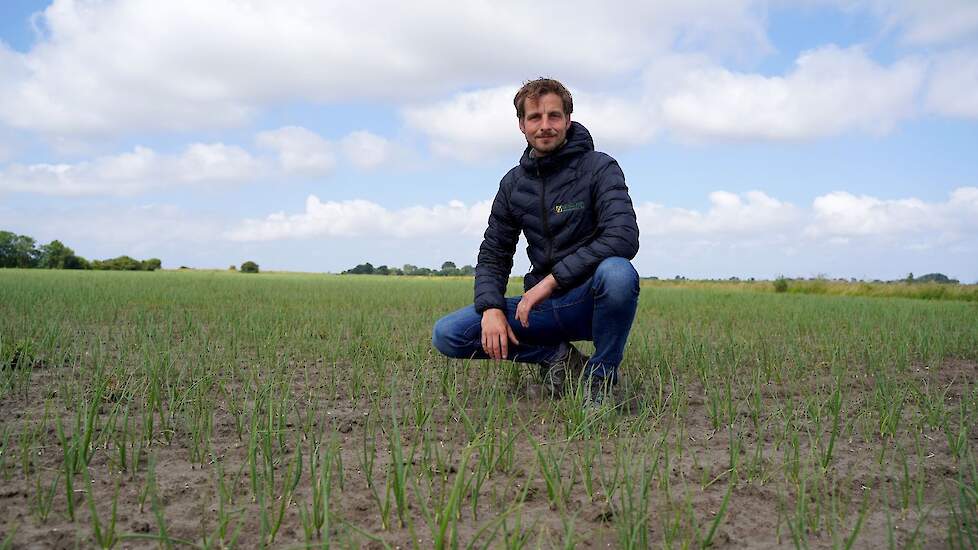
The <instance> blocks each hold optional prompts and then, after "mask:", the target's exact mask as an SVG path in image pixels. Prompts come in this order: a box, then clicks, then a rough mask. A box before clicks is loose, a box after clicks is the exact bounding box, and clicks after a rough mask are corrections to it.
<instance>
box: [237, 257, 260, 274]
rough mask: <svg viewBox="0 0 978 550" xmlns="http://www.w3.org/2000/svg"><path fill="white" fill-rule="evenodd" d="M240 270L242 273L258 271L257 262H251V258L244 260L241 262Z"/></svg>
mask: <svg viewBox="0 0 978 550" xmlns="http://www.w3.org/2000/svg"><path fill="white" fill-rule="evenodd" d="M241 272H242V273H258V264H256V263H255V262H253V261H251V260H248V261H247V262H244V263H243V264H241Z"/></svg>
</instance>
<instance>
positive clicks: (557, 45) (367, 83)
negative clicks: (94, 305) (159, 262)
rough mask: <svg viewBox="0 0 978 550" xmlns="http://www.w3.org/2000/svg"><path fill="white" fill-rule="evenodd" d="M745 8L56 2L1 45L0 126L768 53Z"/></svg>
mask: <svg viewBox="0 0 978 550" xmlns="http://www.w3.org/2000/svg"><path fill="white" fill-rule="evenodd" d="M752 4H753V3H752V2H750V1H747V0H737V1H731V2H724V3H722V4H719V5H718V4H716V3H715V2H708V1H705V0H700V1H695V2H654V3H634V2H627V1H624V0H622V1H616V2H612V3H611V4H607V3H606V4H602V5H600V6H599V5H596V4H594V3H593V2H585V1H583V0H571V1H562V2H544V3H542V4H536V5H534V8H533V10H530V11H528V10H527V7H526V5H525V3H523V2H518V1H516V0H503V1H498V2H491V3H490V2H465V3H462V4H457V5H456V4H453V5H451V9H446V8H447V7H448V5H447V4H445V3H444V2H441V1H438V0H430V1H426V0H423V1H419V2H410V3H390V2H385V1H382V0H372V1H363V2H348V3H342V4H337V3H330V2H320V1H318V0H288V1H283V2H239V1H233V0H212V1H208V2H198V1H194V0H175V1H172V2H156V1H154V0H126V1H122V0H106V1H94V0H55V2H54V3H53V4H52V5H51V6H49V7H48V8H47V9H46V10H45V11H44V13H43V15H42V16H41V17H39V18H38V19H37V22H38V24H39V25H40V27H41V28H42V29H43V31H44V32H43V34H42V36H43V38H42V40H40V42H38V43H37V44H36V45H35V46H34V47H33V48H32V49H31V50H30V51H29V52H27V53H26V54H23V55H21V54H18V53H16V52H13V51H11V50H9V49H8V48H6V47H5V46H0V67H2V68H3V69H4V70H3V74H4V75H5V78H4V80H3V82H2V83H0V120H3V121H5V122H6V123H7V124H9V125H12V126H15V127H20V128H27V129H32V130H37V131H40V132H43V133H45V134H48V135H53V136H58V135H66V134H82V135H85V134H99V133H119V132H130V131H138V130H140V129H160V128H162V129H188V128H199V127H221V126H228V125H237V124H242V123H243V122H245V121H247V120H248V119H249V118H250V117H251V116H252V115H253V114H254V113H255V112H256V110H257V109H259V108H260V107H262V106H263V105H266V104H268V103H271V102H275V101H281V100H286V101H288V100H296V99H299V100H311V101H342V100H348V99H357V100H362V99H368V100H369V99H376V98H382V99H395V100H404V99H407V100H417V99H419V98H422V97H426V96H430V95H432V94H442V93H446V92H449V91H451V90H453V89H457V88H458V87H460V86H473V85H474V86H487V85H491V84H492V83H496V82H506V81H513V80H516V79H519V78H525V77H526V76H527V75H534V74H539V73H540V72H542V71H547V72H552V73H553V74H560V75H562V76H563V77H564V78H567V79H570V80H579V81H582V82H602V81H605V80H607V79H608V78H609V77H612V76H615V75H621V74H627V73H629V72H632V71H636V70H638V69H640V67H641V65H642V64H643V63H644V60H645V59H647V58H648V57H649V56H651V55H654V54H656V53H661V52H663V51H666V50H668V49H669V48H670V47H671V46H672V45H673V44H674V43H675V42H676V41H679V42H680V43H683V44H695V45H696V46H697V47H701V48H707V49H710V50H712V51H717V52H737V53H738V54H740V53H743V52H746V53H748V54H749V53H750V52H754V51H764V50H766V49H768V48H769V45H768V44H767V41H766V38H765V36H764V32H763V17H762V14H760V13H758V12H759V10H757V9H755V7H754V6H753V5H752ZM531 12H532V13H533V14H540V13H542V12H546V13H547V15H546V16H545V17H546V30H545V31H544V32H541V27H540V17H539V15H531ZM569 30H572V32H573V35H574V39H572V40H568V39H565V37H566V34H567V32H569ZM548 33H549V34H548ZM175 36H178V37H180V38H179V39H178V40H174V38H173V37H175ZM487 52H491V55H487ZM721 55H722V54H721Z"/></svg>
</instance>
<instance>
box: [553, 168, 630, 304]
mask: <svg viewBox="0 0 978 550" xmlns="http://www.w3.org/2000/svg"><path fill="white" fill-rule="evenodd" d="M594 177H595V183H594V191H593V193H594V194H593V200H594V208H595V210H596V214H597V220H598V229H597V232H596V236H595V238H594V239H593V240H592V241H591V242H590V243H588V244H587V245H585V246H582V247H580V248H578V249H577V251H575V252H574V253H572V254H570V255H568V256H566V257H564V258H563V259H562V260H561V261H560V262H558V263H557V264H556V265H555V266H554V268H553V276H554V278H555V279H557V284H558V285H560V287H561V288H571V287H574V286H577V285H579V284H581V283H583V282H584V281H585V280H586V279H587V278H588V277H590V276H591V275H593V274H594V270H595V269H597V267H598V264H600V263H601V261H602V260H604V259H605V258H611V257H613V256H620V257H622V258H627V259H629V260H631V259H632V258H634V257H635V254H637V253H638V222H637V221H636V219H635V210H634V208H632V199H631V197H629V196H628V187H626V186H625V174H623V173H622V171H621V168H620V167H619V166H618V163H617V162H616V161H615V160H614V159H613V158H611V157H610V156H608V155H604V154H601V155H600V159H599V161H598V162H597V163H595V172H594Z"/></svg>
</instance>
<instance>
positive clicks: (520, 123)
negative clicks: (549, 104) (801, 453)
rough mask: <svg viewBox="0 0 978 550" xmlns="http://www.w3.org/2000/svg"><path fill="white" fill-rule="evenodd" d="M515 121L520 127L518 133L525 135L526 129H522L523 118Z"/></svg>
mask: <svg viewBox="0 0 978 550" xmlns="http://www.w3.org/2000/svg"><path fill="white" fill-rule="evenodd" d="M516 120H517V122H519V125H520V131H521V132H524V133H526V129H525V128H524V126H523V117H519V118H517V119H516Z"/></svg>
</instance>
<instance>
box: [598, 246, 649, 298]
mask: <svg viewBox="0 0 978 550" xmlns="http://www.w3.org/2000/svg"><path fill="white" fill-rule="evenodd" d="M594 281H595V287H596V290H597V293H598V294H600V295H611V296H621V297H623V298H625V297H627V298H633V297H635V296H638V272H637V271H635V267H634V266H633V265H632V262H630V261H628V260H626V259H625V258H621V257H617V256H615V257H611V258H605V259H604V261H602V262H601V263H600V264H598V268H597V269H596V270H595V272H594Z"/></svg>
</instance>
